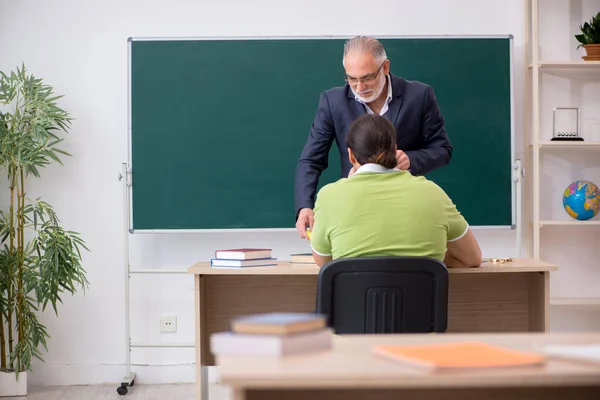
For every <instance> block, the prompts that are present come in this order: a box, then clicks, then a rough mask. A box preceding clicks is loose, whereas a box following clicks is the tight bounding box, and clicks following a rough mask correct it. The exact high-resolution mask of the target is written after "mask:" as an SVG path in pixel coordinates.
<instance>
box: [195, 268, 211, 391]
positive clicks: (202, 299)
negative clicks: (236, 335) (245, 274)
mask: <svg viewBox="0 0 600 400" xmlns="http://www.w3.org/2000/svg"><path fill="white" fill-rule="evenodd" d="M194 282H195V284H194V287H195V290H194V291H195V294H196V296H195V298H196V300H195V302H196V305H195V309H196V400H208V367H207V366H206V356H207V354H208V351H210V350H209V348H208V344H209V342H208V338H207V332H206V277H205V276H204V275H194Z"/></svg>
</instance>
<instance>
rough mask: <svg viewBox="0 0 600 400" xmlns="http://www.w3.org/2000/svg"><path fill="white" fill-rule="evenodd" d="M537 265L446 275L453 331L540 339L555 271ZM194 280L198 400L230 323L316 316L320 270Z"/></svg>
mask: <svg viewBox="0 0 600 400" xmlns="http://www.w3.org/2000/svg"><path fill="white" fill-rule="evenodd" d="M557 269H558V267H557V266H556V265H553V264H550V263H547V262H544V261H540V260H536V259H527V258H523V259H514V260H513V262H510V263H506V264H491V263H484V264H482V266H481V267H479V268H469V269H449V275H450V281H449V293H448V332H526V331H538V332H543V331H546V330H547V329H548V323H549V321H548V313H549V282H550V281H549V279H550V277H549V276H550V271H555V270H557ZM188 272H189V273H191V274H194V280H195V293H196V297H195V308H196V312H195V318H196V371H197V375H196V397H197V398H198V399H201V400H206V399H208V394H207V390H208V382H207V377H208V371H207V369H206V368H205V367H206V366H210V365H214V359H213V356H212V354H211V353H210V349H209V342H208V340H209V337H210V335H211V334H212V333H214V332H221V331H226V330H229V322H230V321H231V319H232V318H235V317H238V316H241V315H248V314H255V313H266V312H274V311H278V312H312V311H314V309H315V304H316V292H317V277H318V273H319V268H318V267H317V266H316V265H311V264H291V263H289V262H280V263H278V265H277V266H272V267H253V268H243V269H233V268H232V269H223V268H212V267H211V266H210V263H208V262H200V263H196V264H194V265H193V266H191V267H190V268H189V270H188Z"/></svg>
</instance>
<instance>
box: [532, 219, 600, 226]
mask: <svg viewBox="0 0 600 400" xmlns="http://www.w3.org/2000/svg"><path fill="white" fill-rule="evenodd" d="M542 225H555V226H600V220H598V219H594V220H587V221H578V220H564V221H559V220H555V221H552V220H545V221H540V226H542Z"/></svg>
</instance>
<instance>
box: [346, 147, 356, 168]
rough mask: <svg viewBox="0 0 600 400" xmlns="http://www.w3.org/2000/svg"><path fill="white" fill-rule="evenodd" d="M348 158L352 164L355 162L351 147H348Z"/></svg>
mask: <svg viewBox="0 0 600 400" xmlns="http://www.w3.org/2000/svg"><path fill="white" fill-rule="evenodd" d="M348 159H349V160H350V163H351V164H352V165H354V164H356V158H355V157H354V153H352V149H351V148H350V147H348Z"/></svg>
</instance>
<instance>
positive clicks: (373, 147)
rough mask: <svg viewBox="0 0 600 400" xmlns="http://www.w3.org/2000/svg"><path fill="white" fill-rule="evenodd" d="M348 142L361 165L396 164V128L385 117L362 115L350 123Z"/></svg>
mask: <svg viewBox="0 0 600 400" xmlns="http://www.w3.org/2000/svg"><path fill="white" fill-rule="evenodd" d="M346 142H347V144H348V147H350V149H352V152H353V153H354V157H356V161H358V162H359V163H360V164H361V165H364V164H369V163H375V164H379V165H382V166H384V167H386V168H394V167H395V166H396V150H395V147H394V145H395V144H396V130H395V129H394V126H393V125H392V123H391V122H390V121H388V120H387V119H386V118H385V117H382V116H380V115H374V114H364V115H361V116H360V117H358V118H357V119H355V120H354V122H353V123H352V125H350V130H349V131H348V135H347V137H346Z"/></svg>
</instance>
